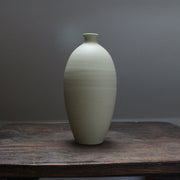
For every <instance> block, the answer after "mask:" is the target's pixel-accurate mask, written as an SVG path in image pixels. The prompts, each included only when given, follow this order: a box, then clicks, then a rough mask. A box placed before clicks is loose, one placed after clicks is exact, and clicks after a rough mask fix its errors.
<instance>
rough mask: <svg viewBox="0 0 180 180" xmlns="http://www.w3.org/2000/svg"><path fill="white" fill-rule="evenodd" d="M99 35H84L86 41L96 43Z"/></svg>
mask: <svg viewBox="0 0 180 180" xmlns="http://www.w3.org/2000/svg"><path fill="white" fill-rule="evenodd" d="M98 35H99V34H97V33H84V34H83V36H84V39H85V41H96V37H97V36H98Z"/></svg>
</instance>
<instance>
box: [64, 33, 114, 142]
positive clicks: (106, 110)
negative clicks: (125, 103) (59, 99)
mask: <svg viewBox="0 0 180 180" xmlns="http://www.w3.org/2000/svg"><path fill="white" fill-rule="evenodd" d="M83 36H84V43H82V45H80V46H79V47H77V48H76V49H75V50H74V51H73V52H72V54H71V55H70V57H69V60H68V62H67V65H66V68H65V73H64V96H65V105H66V111H67V115H68V119H69V122H70V126H71V129H72V132H73V135H74V138H75V141H76V142H77V143H80V144H87V145H95V144H100V143H102V142H103V141H104V138H105V136H106V134H107V132H108V129H109V127H110V123H111V119H112V116H113V111H114V106H115V100H116V70H115V66H114V63H113V60H112V58H111V56H110V54H109V53H108V52H107V50H105V49H104V48H103V47H102V46H101V45H100V44H99V43H98V42H97V39H96V38H97V36H98V34H96V33H84V34H83Z"/></svg>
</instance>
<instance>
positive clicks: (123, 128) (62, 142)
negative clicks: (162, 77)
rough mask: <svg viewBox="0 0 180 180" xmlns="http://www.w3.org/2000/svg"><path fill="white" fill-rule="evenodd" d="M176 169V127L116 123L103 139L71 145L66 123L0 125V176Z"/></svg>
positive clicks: (179, 151) (179, 139)
mask: <svg viewBox="0 0 180 180" xmlns="http://www.w3.org/2000/svg"><path fill="white" fill-rule="evenodd" d="M173 173H180V127H178V126H175V125H172V124H169V123H162V122H139V123H135V122H116V123H112V126H111V129H110V131H109V133H108V135H107V137H106V139H105V141H104V143H103V144H100V145H96V146H85V145H79V144H76V143H75V142H74V140H73V136H72V133H71V131H70V127H69V124H68V123H57V124H50V123H49V124H48V123H46V124H30V123H29V124H27V123H26V124H23V123H21V124H3V125H1V126H0V177H84V176H89V177H90V176H122V175H123V176H124V175H152V174H173Z"/></svg>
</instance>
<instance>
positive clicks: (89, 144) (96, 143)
mask: <svg viewBox="0 0 180 180" xmlns="http://www.w3.org/2000/svg"><path fill="white" fill-rule="evenodd" d="M75 142H76V143H77V144H80V145H86V146H95V145H99V144H102V143H103V142H104V140H101V141H96V142H82V141H78V140H75Z"/></svg>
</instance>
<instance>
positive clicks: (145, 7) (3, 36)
mask: <svg viewBox="0 0 180 180" xmlns="http://www.w3.org/2000/svg"><path fill="white" fill-rule="evenodd" d="M84 32H97V33H99V34H100V35H99V38H98V40H99V42H100V44H102V45H103V46H104V47H105V48H106V49H107V50H108V51H109V52H110V54H111V55H112V57H113V60H114V63H115V66H116V69H117V75H118V94H117V102H116V108H115V113H114V119H139V118H143V119H166V120H167V119H168V120H170V119H175V121H176V122H179V120H178V118H179V117H180V1H179V0H168V1H167V0H158V1H157V0H151V1H148V0H96V1H91V0H18V1H17V0H0V120H2V121H3V120H17V121H22V120H24V121H40V120H43V121H46V120H52V121H57V120H58V121H59V120H66V119H67V116H66V112H65V107H64V99H63V74H64V68H65V64H66V62H67V60H68V57H69V55H70V53H71V52H72V51H73V50H74V49H75V48H76V47H77V46H78V45H80V44H81V43H82V42H83V37H82V33H84Z"/></svg>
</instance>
